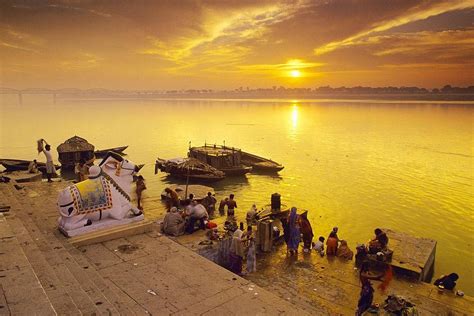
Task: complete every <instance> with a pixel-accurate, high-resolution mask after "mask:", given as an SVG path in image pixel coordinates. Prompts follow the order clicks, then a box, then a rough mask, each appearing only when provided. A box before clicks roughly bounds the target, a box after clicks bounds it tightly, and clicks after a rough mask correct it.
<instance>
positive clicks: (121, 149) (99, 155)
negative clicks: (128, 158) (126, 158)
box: [94, 146, 128, 158]
mask: <svg viewBox="0 0 474 316" xmlns="http://www.w3.org/2000/svg"><path fill="white" fill-rule="evenodd" d="M127 148H128V146H121V147H113V148H107V149H101V150H96V151H94V155H95V158H104V157H105V156H106V155H107V153H108V152H109V151H112V152H114V153H117V154H119V155H125V154H124V153H123V152H124V151H125V149H127Z"/></svg>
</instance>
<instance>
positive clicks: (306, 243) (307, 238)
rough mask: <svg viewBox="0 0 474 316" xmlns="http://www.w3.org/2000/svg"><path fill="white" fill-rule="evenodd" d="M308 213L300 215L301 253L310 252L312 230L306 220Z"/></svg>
mask: <svg viewBox="0 0 474 316" xmlns="http://www.w3.org/2000/svg"><path fill="white" fill-rule="evenodd" d="M307 216H308V212H307V211H306V212H304V213H303V214H301V215H300V227H301V234H302V235H303V251H304V252H309V251H310V250H311V243H312V241H313V228H312V227H311V223H310V222H309V220H308V217H307Z"/></svg>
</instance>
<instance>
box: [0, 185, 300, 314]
mask: <svg viewBox="0 0 474 316" xmlns="http://www.w3.org/2000/svg"><path fill="white" fill-rule="evenodd" d="M67 185H69V183H68V182H54V183H29V184H25V185H24V188H23V189H21V190H17V189H15V188H14V187H13V186H12V185H11V184H0V205H9V206H11V210H10V211H9V212H8V213H4V214H5V216H4V215H1V214H0V314H1V315H120V314H123V315H152V314H154V315H222V314H227V315H237V314H239V315H255V314H259V315H307V314H308V313H306V312H305V311H304V310H302V309H300V308H299V307H297V306H294V305H292V304H290V303H288V302H286V301H284V300H282V299H281V298H279V297H278V296H276V295H274V294H272V293H270V292H269V291H267V290H265V289H262V288H260V287H258V286H256V285H255V284H253V283H252V282H251V281H248V280H245V279H243V278H241V277H238V276H236V275H234V274H232V273H231V272H229V271H227V270H225V269H223V268H221V267H219V266H217V265H215V264H213V263H212V262H210V261H208V260H206V259H205V258H203V257H201V256H199V255H198V254H196V253H194V252H193V251H191V250H189V249H187V248H185V247H183V246H181V245H179V244H178V243H176V242H174V241H172V240H171V239H169V238H166V237H164V236H162V235H161V234H159V233H158V232H157V229H158V225H157V224H154V225H153V226H154V227H153V228H154V231H152V232H148V233H144V234H139V235H135V236H129V237H126V238H118V239H114V240H110V241H103V242H100V243H96V244H93V245H86V246H81V247H75V246H74V245H72V244H71V243H70V241H69V240H68V239H67V238H66V237H64V236H63V235H62V234H61V233H60V232H59V230H58V229H57V225H56V223H57V217H58V214H57V212H56V208H55V204H56V197H57V193H58V192H59V191H60V190H62V189H63V188H64V187H65V186H67ZM6 214H8V215H6Z"/></svg>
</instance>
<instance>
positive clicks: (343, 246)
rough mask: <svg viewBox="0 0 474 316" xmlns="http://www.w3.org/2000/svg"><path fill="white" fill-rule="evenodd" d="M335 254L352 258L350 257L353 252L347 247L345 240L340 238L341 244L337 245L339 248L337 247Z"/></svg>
mask: <svg viewBox="0 0 474 316" xmlns="http://www.w3.org/2000/svg"><path fill="white" fill-rule="evenodd" d="M336 255H337V256H338V257H340V258H344V259H346V260H352V257H353V256H354V252H353V251H352V250H350V249H349V246H348V245H347V241H345V240H341V245H340V246H339V248H337V253H336Z"/></svg>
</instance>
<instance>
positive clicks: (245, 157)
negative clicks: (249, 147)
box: [241, 151, 285, 172]
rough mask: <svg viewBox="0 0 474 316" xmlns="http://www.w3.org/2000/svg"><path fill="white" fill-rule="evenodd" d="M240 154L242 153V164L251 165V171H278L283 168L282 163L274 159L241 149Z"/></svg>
mask: <svg viewBox="0 0 474 316" xmlns="http://www.w3.org/2000/svg"><path fill="white" fill-rule="evenodd" d="M241 155H242V158H241V162H242V164H244V165H246V166H250V167H252V172H253V171H257V172H258V171H260V172H278V171H280V170H282V169H283V168H285V167H283V165H281V164H279V163H278V162H276V161H273V160H271V159H267V158H263V157H260V156H257V155H254V154H251V153H248V152H245V151H242V152H241Z"/></svg>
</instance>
